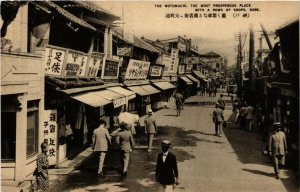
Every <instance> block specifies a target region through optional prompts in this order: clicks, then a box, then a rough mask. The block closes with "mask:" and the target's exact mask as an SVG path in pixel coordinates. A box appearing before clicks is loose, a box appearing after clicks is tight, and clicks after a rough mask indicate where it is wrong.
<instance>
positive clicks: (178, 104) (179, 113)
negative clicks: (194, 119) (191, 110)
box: [175, 98, 182, 117]
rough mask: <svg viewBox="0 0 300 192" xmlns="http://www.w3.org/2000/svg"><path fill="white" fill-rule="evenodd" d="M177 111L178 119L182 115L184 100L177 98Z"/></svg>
mask: <svg viewBox="0 0 300 192" xmlns="http://www.w3.org/2000/svg"><path fill="white" fill-rule="evenodd" d="M175 101H176V111H177V117H178V116H180V115H181V109H182V100H181V99H179V98H176V100H175Z"/></svg>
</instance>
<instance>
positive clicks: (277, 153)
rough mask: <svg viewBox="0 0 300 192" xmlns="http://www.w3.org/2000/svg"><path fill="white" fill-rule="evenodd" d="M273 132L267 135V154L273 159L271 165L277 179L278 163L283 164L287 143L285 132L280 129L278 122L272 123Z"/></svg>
mask: <svg viewBox="0 0 300 192" xmlns="http://www.w3.org/2000/svg"><path fill="white" fill-rule="evenodd" d="M273 127H274V130H275V131H274V132H272V133H271V134H270V137H269V154H270V156H271V157H272V159H273V166H274V171H275V177H276V179H279V171H280V167H279V163H280V165H284V164H285V155H286V154H287V145H286V137H285V133H284V132H282V131H281V127H282V125H281V124H280V123H274V124H273Z"/></svg>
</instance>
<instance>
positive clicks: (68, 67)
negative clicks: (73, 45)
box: [63, 51, 83, 77]
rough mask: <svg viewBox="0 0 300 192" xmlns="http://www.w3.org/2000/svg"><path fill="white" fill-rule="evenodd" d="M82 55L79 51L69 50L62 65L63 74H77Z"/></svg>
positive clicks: (69, 75) (68, 75)
mask: <svg viewBox="0 0 300 192" xmlns="http://www.w3.org/2000/svg"><path fill="white" fill-rule="evenodd" d="M82 59H83V55H82V54H81V53H77V52H73V51H69V53H68V55H67V60H66V63H65V65H64V72H63V75H64V76H67V77H72V76H77V75H78V73H79V69H80V66H81V62H82Z"/></svg>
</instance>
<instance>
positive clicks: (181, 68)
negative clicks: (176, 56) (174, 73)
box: [178, 64, 185, 74]
mask: <svg viewBox="0 0 300 192" xmlns="http://www.w3.org/2000/svg"><path fill="white" fill-rule="evenodd" d="M184 72H185V65H184V64H180V65H179V66H178V73H179V74H184Z"/></svg>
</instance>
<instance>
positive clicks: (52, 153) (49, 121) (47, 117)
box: [41, 110, 58, 165]
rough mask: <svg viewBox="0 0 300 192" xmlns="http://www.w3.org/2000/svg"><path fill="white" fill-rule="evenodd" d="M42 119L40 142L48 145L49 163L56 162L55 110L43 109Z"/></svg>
mask: <svg viewBox="0 0 300 192" xmlns="http://www.w3.org/2000/svg"><path fill="white" fill-rule="evenodd" d="M42 121H43V125H44V126H43V139H42V140H41V142H47V143H48V146H49V151H48V160H49V165H55V164H56V155H57V152H56V146H57V131H58V129H57V111H56V110H45V111H44V113H43V117H42Z"/></svg>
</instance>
